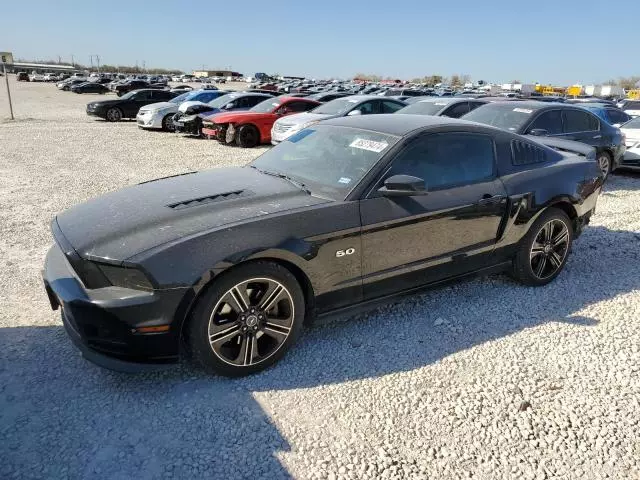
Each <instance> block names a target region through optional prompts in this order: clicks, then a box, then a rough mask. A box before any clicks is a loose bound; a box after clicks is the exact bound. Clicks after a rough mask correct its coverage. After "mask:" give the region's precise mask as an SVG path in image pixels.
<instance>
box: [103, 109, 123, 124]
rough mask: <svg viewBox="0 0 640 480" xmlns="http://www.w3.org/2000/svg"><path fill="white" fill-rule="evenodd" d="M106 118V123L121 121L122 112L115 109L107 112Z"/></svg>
mask: <svg viewBox="0 0 640 480" xmlns="http://www.w3.org/2000/svg"><path fill="white" fill-rule="evenodd" d="M106 118H107V121H108V122H119V121H120V120H122V111H121V110H120V109H119V108H117V107H112V108H110V109H109V110H107V113H106Z"/></svg>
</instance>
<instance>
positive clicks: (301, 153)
mask: <svg viewBox="0 0 640 480" xmlns="http://www.w3.org/2000/svg"><path fill="white" fill-rule="evenodd" d="M398 140H399V137H395V136H393V135H386V134H383V133H378V132H372V131H369V130H360V129H355V128H347V127H336V126H332V125H316V126H314V127H313V128H306V129H304V130H302V131H300V132H298V133H296V134H294V135H292V136H291V137H289V138H288V139H287V140H285V141H284V142H282V143H280V144H278V145H277V146H276V147H274V148H272V149H271V150H268V151H267V152H265V153H264V154H262V155H261V156H260V157H258V158H257V159H256V160H255V161H254V162H253V164H252V166H254V167H256V168H257V169H259V170H263V171H267V172H271V173H277V174H283V175H287V176H288V177H291V178H293V179H294V180H296V181H298V182H300V183H303V184H304V185H305V186H306V187H307V188H308V189H309V190H311V192H312V193H316V194H318V195H319V196H323V197H329V198H332V199H335V200H344V198H345V197H346V196H347V194H348V193H349V191H351V189H352V188H353V187H355V186H356V185H357V184H358V182H359V181H360V180H361V179H362V177H364V175H365V174H366V173H367V172H368V171H369V170H370V169H371V167H373V165H375V164H376V163H377V162H378V161H379V160H380V158H381V157H382V156H383V155H384V154H385V153H386V152H387V151H388V150H389V149H390V148H391V147H392V146H393V145H394V144H395V143H396V142H397V141H398Z"/></svg>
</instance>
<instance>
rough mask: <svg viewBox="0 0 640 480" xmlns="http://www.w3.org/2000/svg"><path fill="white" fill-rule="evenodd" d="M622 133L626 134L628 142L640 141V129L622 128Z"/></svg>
mask: <svg viewBox="0 0 640 480" xmlns="http://www.w3.org/2000/svg"><path fill="white" fill-rule="evenodd" d="M620 130H621V131H622V133H624V135H625V137H627V140H637V141H640V128H624V127H623V128H621V129H620Z"/></svg>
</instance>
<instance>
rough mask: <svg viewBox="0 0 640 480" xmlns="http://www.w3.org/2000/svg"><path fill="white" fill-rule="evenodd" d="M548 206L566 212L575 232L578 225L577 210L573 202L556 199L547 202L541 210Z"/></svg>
mask: <svg viewBox="0 0 640 480" xmlns="http://www.w3.org/2000/svg"><path fill="white" fill-rule="evenodd" d="M550 208H557V209H558V210H562V211H563V212H564V213H566V214H567V216H568V217H569V220H571V226H572V227H573V231H574V233H575V231H576V229H577V227H578V212H577V210H576V208H575V207H574V206H573V204H572V203H571V202H570V201H568V200H565V199H562V200H557V201H555V202H553V203H551V204H549V205H548V206H547V208H545V209H544V210H543V211H546V210H548V209H550Z"/></svg>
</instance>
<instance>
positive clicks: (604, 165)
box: [596, 152, 613, 180]
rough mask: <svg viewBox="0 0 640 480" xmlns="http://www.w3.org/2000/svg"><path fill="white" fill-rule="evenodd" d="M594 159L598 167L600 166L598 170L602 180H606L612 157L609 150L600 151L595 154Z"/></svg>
mask: <svg viewBox="0 0 640 480" xmlns="http://www.w3.org/2000/svg"><path fill="white" fill-rule="evenodd" d="M596 161H597V162H598V168H600V171H601V172H602V175H603V176H604V180H606V179H607V177H608V176H609V174H610V173H611V168H612V166H613V159H612V158H611V154H610V153H609V152H600V153H599V154H598V156H597V160H596Z"/></svg>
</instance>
